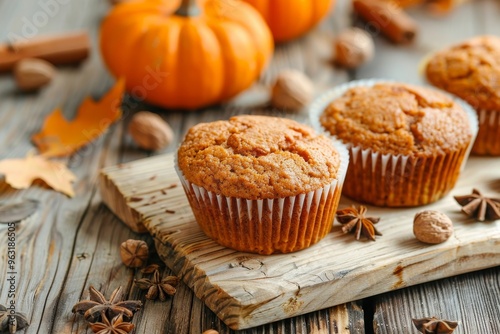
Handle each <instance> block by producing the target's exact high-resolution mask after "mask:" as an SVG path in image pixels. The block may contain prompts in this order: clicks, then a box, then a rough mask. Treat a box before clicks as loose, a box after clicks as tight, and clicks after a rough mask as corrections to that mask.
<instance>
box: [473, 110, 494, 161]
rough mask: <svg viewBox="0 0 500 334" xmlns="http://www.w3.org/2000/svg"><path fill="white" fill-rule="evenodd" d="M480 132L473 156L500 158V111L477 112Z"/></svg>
mask: <svg viewBox="0 0 500 334" xmlns="http://www.w3.org/2000/svg"><path fill="white" fill-rule="evenodd" d="M476 113H477V115H478V117H479V132H478V134H477V137H476V141H475V142H474V146H473V148H472V153H473V154H478V155H494V156H500V110H476Z"/></svg>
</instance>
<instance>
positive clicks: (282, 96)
mask: <svg viewBox="0 0 500 334" xmlns="http://www.w3.org/2000/svg"><path fill="white" fill-rule="evenodd" d="M313 97H314V84H313V83H312V81H311V80H310V79H309V78H308V77H307V76H306V75H305V74H304V73H302V72H300V71H297V70H291V69H289V70H284V71H282V72H280V73H279V74H278V76H277V78H276V81H275V82H274V85H273V87H272V93H271V104H272V105H273V106H274V107H276V108H282V109H287V110H292V111H296V110H300V109H302V108H303V107H305V106H306V105H307V104H309V102H311V100H312V99H313Z"/></svg>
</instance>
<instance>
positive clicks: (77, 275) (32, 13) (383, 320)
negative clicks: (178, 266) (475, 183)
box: [0, 0, 500, 334]
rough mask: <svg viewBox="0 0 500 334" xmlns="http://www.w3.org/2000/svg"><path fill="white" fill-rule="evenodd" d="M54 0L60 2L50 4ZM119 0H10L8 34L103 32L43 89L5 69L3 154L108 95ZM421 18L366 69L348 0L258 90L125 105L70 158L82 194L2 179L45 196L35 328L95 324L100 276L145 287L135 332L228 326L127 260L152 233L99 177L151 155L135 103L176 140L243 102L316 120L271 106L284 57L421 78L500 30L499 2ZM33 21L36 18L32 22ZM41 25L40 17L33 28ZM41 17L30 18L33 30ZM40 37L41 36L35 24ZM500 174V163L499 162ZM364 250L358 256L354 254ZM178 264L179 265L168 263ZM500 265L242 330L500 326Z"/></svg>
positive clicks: (30, 272)
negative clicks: (176, 104)
mask: <svg viewBox="0 0 500 334" xmlns="http://www.w3.org/2000/svg"><path fill="white" fill-rule="evenodd" d="M48 3H51V4H52V5H51V6H48V5H47V4H48ZM108 10H109V4H108V2H106V1H99V0H87V1H76V0H73V1H71V0H70V1H68V0H64V1H63V0H51V1H49V0H29V1H28V0H25V1H11V0H1V1H0V24H1V29H0V40H2V41H5V40H7V39H8V38H9V36H12V34H17V35H21V36H23V34H25V35H26V34H30V35H31V34H33V35H34V34H47V33H56V32H63V31H73V30H81V29H84V30H87V31H88V32H89V34H90V35H91V37H92V40H93V46H94V48H93V51H92V55H91V57H90V58H89V59H88V60H87V61H85V62H84V63H82V64H81V65H80V66H77V67H62V68H60V69H59V71H58V74H57V77H56V78H55V80H54V81H53V82H52V84H51V85H50V86H49V87H47V88H45V89H43V90H41V91H40V92H38V93H34V94H21V93H19V92H17V91H16V88H15V85H14V82H13V79H12V77H11V76H9V75H2V76H1V77H0V101H1V102H0V124H1V127H0V148H1V149H0V158H15V157H23V156H25V155H26V154H27V152H29V151H30V150H33V145H32V144H31V142H30V137H31V135H32V134H33V133H35V132H37V131H38V130H39V129H40V127H41V125H42V122H43V119H44V117H45V116H46V115H48V114H49V113H50V112H51V111H52V110H53V109H54V108H55V107H58V106H62V107H63V108H64V113H65V115H66V116H67V117H69V118H71V117H72V116H73V115H74V113H75V111H76V107H77V106H78V104H79V103H80V102H81V101H82V99H83V98H84V97H85V96H87V95H92V96H95V97H100V96H101V95H102V94H103V93H104V92H105V91H106V90H107V89H109V87H110V86H111V85H112V83H113V79H112V78H111V77H110V76H109V74H108V73H107V71H106V70H105V68H104V66H103V64H102V61H101V59H100V56H99V51H98V46H97V45H98V44H97V41H98V29H99V23H100V21H101V19H102V17H103V16H104V15H105V14H106V12H107V11H108ZM410 13H411V15H412V16H414V17H415V18H417V19H418V21H419V22H420V27H421V31H420V34H419V37H418V40H417V41H416V42H415V43H414V44H412V45H408V46H396V45H393V44H391V43H389V42H387V41H386V40H385V39H384V38H382V37H380V36H377V37H376V48H377V52H376V57H375V59H374V60H373V61H372V62H371V63H370V64H367V65H365V66H363V67H362V68H360V69H359V70H357V71H352V72H346V71H342V70H339V69H336V68H335V67H334V66H332V64H331V62H330V59H331V51H332V50H331V49H332V48H331V45H332V43H331V41H332V38H333V37H334V36H335V33H336V32H338V31H339V30H341V29H342V28H344V27H346V26H347V25H349V24H350V22H351V18H350V15H349V8H348V6H346V2H345V1H339V3H338V4H337V5H336V8H335V11H334V12H333V14H332V15H331V18H330V19H329V20H327V21H325V22H324V23H323V24H322V25H321V27H319V28H318V29H317V30H316V31H314V32H313V33H311V34H309V35H308V36H306V37H304V38H302V39H300V40H298V41H296V42H293V43H289V44H287V45H281V46H279V47H278V48H277V50H276V53H275V57H274V59H273V62H272V64H271V66H270V68H269V69H268V70H267V72H266V73H265V74H264V75H263V77H262V79H261V80H260V81H259V83H257V84H256V85H255V86H254V87H252V88H251V89H250V90H249V91H248V92H246V93H244V94H242V95H241V96H240V97H238V98H237V99H235V100H234V101H231V102H230V103H227V104H225V105H222V106H218V107H213V108H209V109H205V110H200V111H196V112H189V113H187V112H177V111H165V110H162V109H159V108H156V107H153V106H147V105H143V104H140V103H139V104H136V105H130V104H129V105H125V106H124V111H125V113H124V117H123V119H122V120H121V121H120V122H118V124H116V125H114V126H113V127H112V128H111V129H110V131H108V132H107V133H106V134H105V135H104V136H102V137H101V138H99V139H98V140H96V141H95V142H93V143H91V144H90V145H88V146H87V147H86V148H85V149H82V150H81V151H79V152H77V153H76V154H74V155H73V156H71V157H70V158H69V159H66V160H65V162H67V163H68V165H69V167H70V168H71V170H72V171H73V172H74V173H75V174H76V175H77V177H78V180H77V182H76V184H75V190H76V196H75V197H74V198H72V199H70V198H67V197H66V196H64V195H62V194H59V193H57V192H55V191H51V190H48V189H47V188H45V187H43V186H40V185H38V186H35V187H32V188H30V189H28V190H25V191H15V190H13V189H11V188H10V187H9V186H8V185H6V184H4V183H0V201H8V200H12V199H15V198H21V197H24V198H36V199H38V200H39V201H40V203H41V208H40V209H39V210H38V211H37V213H36V214H35V215H33V216H32V217H30V218H29V219H27V220H25V221H23V222H22V223H21V224H20V225H19V227H18V231H17V240H16V251H17V255H18V258H17V259H18V281H17V283H16V284H17V285H16V288H17V296H18V299H17V304H16V308H17V310H18V311H22V312H25V313H27V314H28V318H29V319H30V321H31V325H30V326H29V327H28V328H27V329H26V330H25V333H42V334H45V333H90V330H89V329H88V328H87V326H86V325H85V323H84V321H83V320H82V319H81V318H80V317H76V316H75V315H73V314H72V313H71V309H72V307H73V305H74V304H75V303H76V302H78V301H79V300H80V299H81V298H86V297H87V289H88V287H89V286H90V285H93V286H95V287H97V288H98V289H100V290H101V291H103V292H104V293H105V294H106V295H109V294H110V293H111V291H112V290H113V289H115V288H116V287H118V286H123V287H124V289H125V291H126V294H127V297H128V298H130V299H142V300H143V302H144V307H143V309H142V310H141V311H140V312H139V313H138V314H137V315H136V316H135V317H134V323H135V325H136V330H135V333H148V334H149V333H174V334H177V333H178V334H182V333H193V334H198V333H202V332H203V331H204V330H207V329H211V328H213V329H216V330H218V331H219V332H220V333H230V332H231V330H229V329H228V328H227V327H226V326H225V325H224V324H223V323H222V322H221V321H220V320H219V319H218V318H217V317H216V316H215V315H214V313H212V311H210V310H209V309H208V308H207V307H206V306H205V305H204V304H203V302H202V301H200V300H199V299H197V298H196V297H195V296H194V294H193V292H192V291H191V290H190V289H189V288H188V287H187V286H185V285H184V284H182V283H181V284H180V286H179V288H178V291H177V293H176V295H175V296H174V297H173V298H170V299H169V300H168V301H167V302H165V303H160V302H152V301H147V300H146V299H145V298H144V293H143V292H141V291H139V290H138V289H137V287H136V286H135V285H134V284H133V280H134V278H138V277H140V274H139V273H138V272H134V271H133V270H131V269H128V268H126V267H125V266H123V265H122V264H121V261H120V256H119V245H120V243H121V242H123V241H124V240H126V239H129V238H133V239H143V240H146V241H147V242H148V243H149V244H150V245H151V247H153V246H152V245H153V241H152V240H151V237H149V236H148V235H144V234H143V235H138V234H135V233H133V232H132V231H131V230H129V229H128V228H127V227H126V226H125V225H123V224H122V223H121V222H120V221H119V219H118V218H116V217H115V216H114V215H113V214H112V213H111V212H110V211H109V210H108V208H107V207H106V206H104V205H103V204H102V201H101V197H100V194H99V192H98V190H97V189H98V188H97V177H98V174H99V170H100V169H101V168H102V167H104V166H109V165H114V164H117V163H121V162H128V161H132V160H136V159H139V158H144V157H147V156H149V155H152V154H153V153H150V152H146V151H142V150H140V149H138V148H137V147H136V146H135V145H134V144H133V142H132V141H131V139H130V138H129V137H128V136H127V133H126V128H127V123H128V121H129V119H130V115H131V114H132V113H133V112H135V111H137V110H141V109H147V110H152V111H154V112H157V113H159V114H160V115H161V116H162V117H163V118H164V119H165V120H167V121H168V122H169V123H170V124H171V125H172V127H173V128H174V129H175V130H176V138H175V143H173V144H172V145H170V146H169V147H168V148H167V149H165V150H164V151H162V152H155V153H154V154H162V153H169V152H173V151H174V150H175V147H176V144H177V143H178V142H179V140H181V138H182V136H183V135H184V133H185V131H186V129H187V128H189V127H190V126H192V125H194V124H196V123H198V122H201V121H212V120H216V119H226V118H228V117H229V116H231V115H234V114H242V113H255V114H261V113H265V114H272V115H280V116H285V117H290V118H295V119H298V120H299V121H304V122H307V121H308V120H307V115H306V114H303V113H302V114H301V113H299V114H288V113H284V112H281V111H279V110H273V109H272V108H269V107H267V106H266V105H265V104H266V101H267V99H268V93H267V92H268V90H267V88H268V86H269V84H270V83H271V82H272V80H273V78H274V77H275V76H276V73H277V72H278V71H279V70H280V69H283V68H296V69H299V70H303V71H304V72H305V73H307V74H308V75H309V76H310V77H311V78H312V79H313V80H314V82H315V84H316V88H317V92H318V93H320V92H321V91H323V90H325V89H327V88H328V87H331V86H333V85H335V84H338V83H341V82H345V81H348V80H350V79H354V78H372V77H383V78H392V79H396V80H403V81H406V82H413V83H420V82H422V79H421V78H420V77H419V72H418V66H419V64H420V62H421V59H422V58H423V57H424V56H425V55H426V54H428V53H429V52H432V51H433V50H436V49H438V48H440V47H442V46H443V45H446V44H450V43H453V42H457V41H460V40H462V39H464V38H467V37H470V36H473V35H476V34H483V33H491V34H497V35H500V3H499V2H498V1H495V0H478V1H475V2H471V3H467V4H465V5H463V6H461V7H460V8H457V9H456V10H454V11H453V12H452V13H451V14H449V15H447V16H444V17H433V16H430V15H428V13H426V12H425V11H424V10H422V9H415V10H414V11H411V12H410ZM29 24H31V25H32V27H31V28H27V25H29ZM33 28H34V29H33ZM30 29H31V30H30ZM26 37H30V36H26ZM499 174H500V171H499ZM6 231H7V230H6V226H5V225H0V254H1V255H0V259H1V263H2V265H1V269H2V270H0V281H2V282H4V283H2V284H0V304H4V303H5V301H6V300H7V294H8V291H7V290H8V289H7V288H6V286H7V284H6V283H5V282H6V279H7V270H6V269H5V267H6V266H5V263H6V254H7V232H6ZM353 261H355V258H353ZM165 272H166V273H169V270H168V269H165ZM499 313H500V267H495V268H491V269H486V270H482V271H478V272H474V273H469V274H464V275H461V276H456V277H452V278H447V279H442V280H439V281H434V282H430V283H426V284H421V285H418V286H413V287H408V288H404V289H401V290H397V291H393V292H388V293H385V294H382V295H377V296H374V297H370V298H366V299H363V300H358V301H353V302H351V303H348V304H345V305H339V306H336V307H331V308H327V309H323V310H320V311H316V312H313V313H310V314H306V315H302V316H298V317H295V318H291V319H286V320H283V321H279V322H275V323H271V324H268V325H264V326H261V327H257V328H253V329H248V330H244V331H242V333H416V331H415V329H414V328H413V325H412V323H411V318H418V317H424V316H437V317H440V318H446V319H450V320H458V321H460V326H459V327H458V329H457V330H456V333H500V319H499Z"/></svg>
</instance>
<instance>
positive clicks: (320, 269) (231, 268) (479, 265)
mask: <svg viewBox="0 0 500 334" xmlns="http://www.w3.org/2000/svg"><path fill="white" fill-rule="evenodd" d="M486 165H487V166H488V168H484V167H483V166H486ZM481 167H483V168H482V172H481V173H480V174H478V173H477V170H479V168H481ZM498 170H500V161H499V160H498V159H494V158H493V159H492V158H479V157H473V158H470V159H469V161H468V163H467V166H466V169H465V170H464V172H463V174H462V175H461V177H460V179H459V182H458V184H457V186H456V187H455V189H454V190H453V191H452V194H455V195H457V194H465V193H468V192H470V190H471V189H472V188H473V187H480V188H482V189H486V190H485V191H495V190H497V189H496V188H498V184H497V183H496V181H497V177H498V174H497V171H498ZM102 176H104V177H106V178H107V179H108V180H110V182H112V183H113V184H115V187H114V188H102V190H104V191H105V192H106V191H118V192H117V193H114V194H113V195H112V197H113V198H114V202H108V203H107V205H108V206H110V207H115V206H116V205H117V203H119V202H123V203H122V205H123V206H125V205H128V206H130V207H131V208H133V209H134V210H136V212H137V213H138V215H139V216H140V217H141V219H142V220H143V223H144V225H145V226H146V228H147V229H148V230H149V231H150V233H151V234H152V235H153V236H154V237H155V243H156V248H157V249H158V252H159V255H160V257H161V258H162V259H163V260H164V262H165V263H167V265H168V266H169V267H170V268H172V269H173V271H174V272H175V273H176V274H178V275H180V276H181V277H182V278H183V280H184V281H185V282H186V284H187V285H188V286H190V287H191V288H192V289H193V290H194V291H195V294H196V295H197V296H198V297H199V298H200V299H202V300H204V301H205V303H206V304H207V305H208V306H209V307H210V308H211V309H212V310H214V312H215V313H216V314H218V316H219V317H221V318H222V320H223V321H224V322H225V323H226V324H228V325H229V326H230V327H232V328H235V329H243V328H246V327H252V326H255V325H260V324H263V323H266V322H269V321H273V320H280V319H283V318H287V317H290V316H294V315H297V314H303V313H305V312H310V311H315V310H318V309H322V308H325V307H328V306H333V305H338V304H341V303H345V302H349V301H353V300H356V299H359V298H364V297H368V296H372V295H375V294H379V293H382V292H386V291H391V290H395V289H399V288H402V287H405V286H411V285H415V284H419V283H423V282H428V281H432V280H436V279H439V278H443V277H448V276H453V275H457V274H461V273H464V272H468V271H474V270H479V269H483V268H487V267H492V266H496V265H499V264H500V248H499V247H498V245H499V244H500V229H499V227H500V221H497V222H491V223H479V224H472V222H471V220H470V219H468V218H466V217H465V216H463V215H462V214H461V213H460V212H459V206H458V204H457V203H456V202H455V200H454V199H453V197H452V196H451V195H452V194H449V195H448V196H446V197H445V198H444V199H442V200H440V201H438V202H436V203H433V204H431V205H428V206H426V207H425V209H434V210H439V211H441V212H444V213H446V214H447V215H449V216H450V217H451V218H452V220H453V221H454V222H455V234H454V237H453V238H451V239H450V240H448V242H446V243H443V244H440V245H434V246H426V245H423V244H422V243H420V242H418V241H417V240H416V239H415V238H414V237H413V234H412V224H413V216H414V214H415V213H416V212H419V211H421V210H423V209H424V208H421V207H419V208H409V209H385V208H375V207H370V209H369V210H370V212H371V214H372V215H374V216H378V217H382V220H383V225H380V226H379V228H380V229H381V230H382V232H383V234H384V236H383V237H381V238H380V239H379V240H377V242H376V243H370V242H368V243H358V242H352V240H351V239H352V236H350V235H343V234H342V232H341V231H340V228H339V227H338V226H335V227H334V229H333V231H332V233H330V234H329V235H327V237H325V239H324V240H322V241H321V242H319V243H318V244H317V245H315V246H312V247H311V248H309V249H306V250H303V251H301V252H297V253H294V254H285V255H272V256H258V255H252V254H245V253H240V252H236V251H232V250H230V249H227V248H224V247H221V246H218V245H217V244H216V243H215V242H213V241H211V240H210V239H209V238H208V237H206V236H205V234H204V233H203V232H202V231H201V229H200V228H199V227H198V225H197V224H196V223H195V219H194V217H193V215H192V212H191V209H190V207H189V205H188V202H187V199H186V198H185V195H184V191H183V189H182V188H181V187H180V186H179V182H178V178H177V175H176V173H175V170H174V168H173V156H172V155H164V156H157V157H153V158H148V159H144V160H140V161H135V162H132V163H129V164H125V165H124V166H120V167H116V166H113V167H109V168H107V169H104V170H103V172H102ZM152 176H155V177H154V178H152ZM138 185H140V188H139V187H138ZM170 185H176V187H175V188H170ZM132 189H136V191H135V192H132ZM132 196H138V198H140V199H141V200H140V201H132V202H130V201H128V202H127V199H128V198H131V197H132ZM353 203H354V202H353V201H350V200H348V199H345V198H343V199H342V201H341V206H347V205H350V204H353ZM331 254H335V256H334V257H332V256H331ZM350 254H356V257H357V258H356V261H350V259H351V257H350ZM370 277H371V278H370ZM253 282H254V283H253ZM351 282H356V284H353V286H350V287H349V289H346V284H349V283H351ZM324 291H329V294H327V295H325V294H324Z"/></svg>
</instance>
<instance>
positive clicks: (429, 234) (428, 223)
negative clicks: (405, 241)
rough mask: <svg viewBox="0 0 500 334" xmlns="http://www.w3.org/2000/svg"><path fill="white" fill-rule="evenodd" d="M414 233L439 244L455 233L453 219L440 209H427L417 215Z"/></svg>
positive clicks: (430, 242) (420, 238)
mask: <svg viewBox="0 0 500 334" xmlns="http://www.w3.org/2000/svg"><path fill="white" fill-rule="evenodd" d="M413 234H414V235H415V237H416V238H417V239H418V240H420V241H422V242H425V243H428V244H439V243H441V242H444V241H446V240H448V238H449V237H450V236H451V235H452V234H453V223H452V221H451V219H450V218H449V217H448V216H447V215H445V214H444V213H441V212H439V211H433V210H426V211H422V212H419V213H417V214H416V215H415V218H414V220H413Z"/></svg>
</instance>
